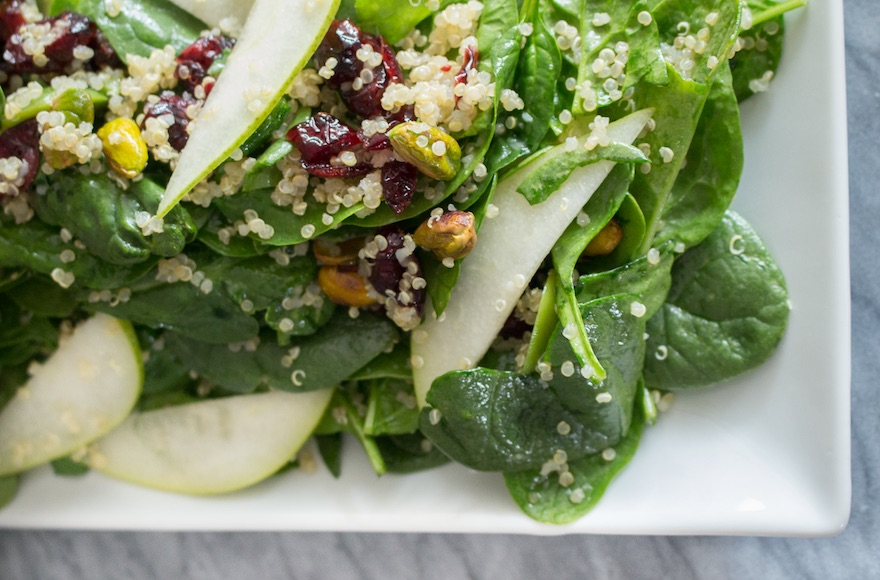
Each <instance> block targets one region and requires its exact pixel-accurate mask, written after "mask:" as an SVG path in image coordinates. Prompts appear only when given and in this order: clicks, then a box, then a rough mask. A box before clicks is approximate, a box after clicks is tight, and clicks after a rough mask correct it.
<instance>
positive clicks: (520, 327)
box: [498, 314, 532, 338]
mask: <svg viewBox="0 0 880 580" xmlns="http://www.w3.org/2000/svg"><path fill="white" fill-rule="evenodd" d="M531 329H532V325H531V324H529V323H528V322H526V321H525V320H523V319H522V318H517V317H516V316H514V315H513V314H511V315H510V316H508V317H507V320H505V321H504V326H502V327H501V331H500V332H499V333H498V335H499V336H501V338H522V337H523V335H524V334H525V333H526V332H528V331H529V330H531Z"/></svg>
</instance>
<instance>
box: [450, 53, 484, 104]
mask: <svg viewBox="0 0 880 580" xmlns="http://www.w3.org/2000/svg"><path fill="white" fill-rule="evenodd" d="M479 63H480V53H479V52H477V47H475V46H474V45H472V44H469V45H467V46H465V47H464V54H463V55H462V62H461V69H459V71H458V72H457V73H455V84H457V85H460V84H466V83H467V78H468V73H469V72H470V71H472V70H474V69H476V68H477V66H478V65H479ZM460 98H461V97H459V96H456V97H455V102H456V103H457V102H458V99H460Z"/></svg>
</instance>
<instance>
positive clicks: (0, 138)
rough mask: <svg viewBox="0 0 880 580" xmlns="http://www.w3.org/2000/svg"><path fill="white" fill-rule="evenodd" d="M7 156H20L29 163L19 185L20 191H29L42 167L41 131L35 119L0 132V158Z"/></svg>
mask: <svg viewBox="0 0 880 580" xmlns="http://www.w3.org/2000/svg"><path fill="white" fill-rule="evenodd" d="M6 157H18V158H19V159H21V160H22V161H23V162H25V163H27V171H26V172H25V174H24V175H23V176H22V181H21V184H20V185H18V191H19V192H24V191H27V189H28V188H29V187H30V186H31V184H32V183H33V182H34V178H35V177H36V176H37V169H39V168H40V132H39V129H38V128H37V121H36V120H35V119H31V120H29V121H25V122H24V123H21V124H20V125H16V126H15V127H12V128H10V129H7V130H6V131H4V132H3V133H0V158H6Z"/></svg>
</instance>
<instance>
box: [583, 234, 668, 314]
mask: <svg viewBox="0 0 880 580" xmlns="http://www.w3.org/2000/svg"><path fill="white" fill-rule="evenodd" d="M672 264H673V253H672V251H671V250H670V249H669V248H668V247H666V248H664V249H663V250H662V251H660V252H659V254H658V256H657V258H656V261H654V260H653V259H651V260H649V259H648V257H647V256H642V257H641V258H638V259H636V260H633V261H632V262H628V263H626V264H624V265H623V266H619V267H617V268H614V269H613V270H607V271H604V272H597V273H593V274H583V275H581V276H580V278H578V281H577V285H576V286H575V293H576V294H577V301H578V303H579V304H588V303H590V302H592V301H594V300H598V299H599V298H602V297H603V296H610V295H612V294H616V293H619V292H625V293H627V294H633V295H634V296H636V297H637V298H638V301H639V302H641V303H642V304H644V305H645V319H646V320H647V319H649V318H650V317H651V316H653V315H654V313H655V312H657V311H658V310H659V309H660V307H661V306H663V303H664V302H665V301H666V295H667V293H668V292H669V286H670V285H671V284H672V278H671V271H672Z"/></svg>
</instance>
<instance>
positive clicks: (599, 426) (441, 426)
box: [419, 296, 645, 471]
mask: <svg viewBox="0 0 880 580" xmlns="http://www.w3.org/2000/svg"><path fill="white" fill-rule="evenodd" d="M633 299H634V297H628V296H616V297H610V298H608V299H603V300H599V301H595V302H592V303H590V304H588V305H586V306H584V308H583V311H582V312H583V315H584V318H585V321H586V324H587V329H588V333H589V334H590V338H591V340H592V341H593V348H594V350H595V352H596V355H597V356H598V357H599V360H600V362H601V363H602V366H603V367H604V368H605V369H606V371H607V378H606V379H605V381H603V382H602V383H600V384H595V383H593V382H592V381H590V380H588V379H584V378H583V377H582V376H581V374H580V367H579V365H577V364H576V363H575V364H573V367H572V369H571V370H572V374H571V376H565V375H564V374H563V373H562V370H561V367H562V365H563V364H565V365H566V366H568V365H569V364H572V363H574V359H575V357H574V353H573V352H572V350H571V346H570V344H569V342H568V340H567V339H566V338H565V337H564V336H562V329H561V328H558V327H557V330H556V332H555V333H554V335H553V337H552V338H551V341H550V345H549V347H548V349H547V361H548V362H549V363H550V364H551V365H552V367H553V373H554V376H553V379H552V380H550V381H549V383H548V382H544V381H541V380H539V379H538V378H537V377H535V376H533V375H522V374H517V373H510V372H500V371H491V370H487V369H481V368H477V369H473V370H469V371H455V372H450V373H447V374H445V375H442V376H441V377H439V378H437V379H436V380H435V381H434V383H433V385H432V386H431V390H430V391H428V396H427V401H428V404H429V405H430V407H425V408H424V409H422V412H421V416H420V420H419V422H420V425H421V429H422V432H423V433H424V434H425V435H426V436H427V437H428V438H429V439H431V441H433V442H434V444H435V445H436V446H437V447H439V448H440V449H441V450H442V451H443V452H444V453H446V454H447V455H449V456H450V457H452V458H453V459H455V460H456V461H458V462H460V463H463V464H465V465H467V466H468V467H471V468H473V469H479V470H484V471H520V470H524V469H531V468H539V467H540V466H541V465H542V464H543V463H544V462H546V461H548V460H549V459H551V458H552V457H553V454H554V453H555V452H556V451H557V450H563V451H565V452H566V453H567V455H568V457H569V459H571V460H575V459H579V458H581V457H584V456H585V455H588V454H591V453H597V452H600V451H602V450H603V449H605V448H606V447H609V446H611V445H614V444H615V443H617V441H619V440H620V438H621V437H622V436H623V435H624V434H625V433H626V432H627V430H628V429H629V424H630V421H631V416H632V409H633V399H634V397H635V392H636V388H637V384H638V380H639V378H640V376H641V369H642V360H643V358H644V348H645V347H644V344H645V343H644V339H643V334H644V327H645V325H644V319H642V318H637V317H635V316H632V315H631V314H630V313H629V305H630V303H631V302H632V300H633ZM599 394H603V396H602V397H600V398H599V399H598V400H597V395H599ZM607 395H610V397H611V398H610V401H609V400H607V397H606V396H607ZM563 422H564V423H565V424H567V426H568V429H563V428H560V425H561V424H562V423H563Z"/></svg>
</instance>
